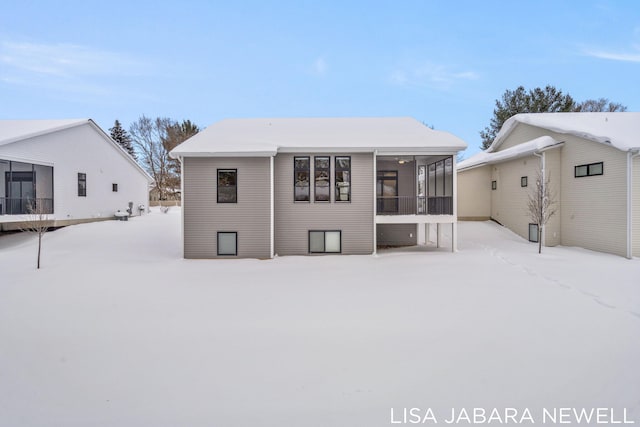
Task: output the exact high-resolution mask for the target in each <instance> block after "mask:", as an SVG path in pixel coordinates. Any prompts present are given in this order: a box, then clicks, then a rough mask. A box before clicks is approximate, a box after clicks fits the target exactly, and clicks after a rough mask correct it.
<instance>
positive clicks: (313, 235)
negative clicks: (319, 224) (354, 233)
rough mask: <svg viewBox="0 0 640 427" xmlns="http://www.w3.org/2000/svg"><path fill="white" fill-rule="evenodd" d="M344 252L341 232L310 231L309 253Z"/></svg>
mask: <svg viewBox="0 0 640 427" xmlns="http://www.w3.org/2000/svg"><path fill="white" fill-rule="evenodd" d="M340 252H342V232H341V231H339V230H338V231H309V253H312V254H323V253H335V254H339V253H340Z"/></svg>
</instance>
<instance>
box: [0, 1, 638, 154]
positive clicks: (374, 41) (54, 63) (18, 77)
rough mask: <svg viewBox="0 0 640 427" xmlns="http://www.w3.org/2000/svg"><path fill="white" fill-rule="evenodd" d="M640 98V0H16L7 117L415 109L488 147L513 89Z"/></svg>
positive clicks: (8, 36) (212, 117)
mask: <svg viewBox="0 0 640 427" xmlns="http://www.w3.org/2000/svg"><path fill="white" fill-rule="evenodd" d="M547 84H552V85H554V86H556V87H557V88H559V89H562V90H563V91H564V92H568V93H570V94H571V95H572V96H573V97H574V98H576V99H577V100H584V99H587V98H599V97H607V98H609V99H611V100H613V101H616V102H620V103H622V104H624V105H626V106H627V107H628V108H629V111H640V2H638V1H635V0H629V1H621V0H619V1H604V0H598V1H589V0H582V1H557V0H555V1H546V0H538V1H510V2H506V1H504V2H492V1H481V2H479V1H444V0H443V1H426V0H424V1H408V0H407V1H347V0H343V1H330V0H325V1H273V2H269V1H255V2H254V1H237V2H232V1H225V2H216V1H211V2H189V1H181V2H163V1H154V2H136V1H129V2H119V1H111V2H92V1H84V2H63V1H61V2H49V1H46V2H37V1H28V0H22V1H8V2H4V3H3V7H2V13H1V14H0V100H1V102H0V118H5V119H22V118H25V119H26V118H77V117H91V118H93V119H94V120H95V121H96V122H97V123H98V124H99V125H100V126H101V127H103V129H105V130H107V129H108V128H109V127H111V126H112V125H113V121H114V120H115V119H119V120H120V121H121V122H122V123H123V125H124V126H125V127H127V128H128V127H129V125H130V124H131V123H132V122H133V121H135V120H136V119H137V118H138V117H140V116H141V115H142V114H145V115H147V116H150V117H156V116H166V117H171V118H173V119H176V120H182V119H190V120H191V121H193V122H195V123H196V124H198V125H199V126H201V127H205V126H208V125H209V124H211V123H213V122H215V121H217V120H220V119H223V118H227V117H301V116H331V117H334V116H335V117H343V116H412V117H415V118H416V119H418V120H420V121H424V122H425V123H427V124H429V125H432V126H434V127H435V128H436V129H441V130H447V131H450V132H452V133H454V134H456V135H458V136H460V137H461V138H463V139H464V140H466V141H467V143H468V144H469V149H468V150H467V153H466V154H465V156H469V155H470V154H472V153H473V152H476V151H478V146H479V145H480V138H479V135H478V132H479V131H480V130H481V129H483V128H484V127H485V126H486V125H488V123H489V120H490V118H491V115H492V111H493V107H494V101H495V99H496V98H499V97H500V96H501V95H502V93H503V92H504V91H505V89H515V88H516V87H517V86H519V85H523V86H525V87H526V88H533V87H536V86H545V85H547Z"/></svg>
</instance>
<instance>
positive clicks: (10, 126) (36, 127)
mask: <svg viewBox="0 0 640 427" xmlns="http://www.w3.org/2000/svg"><path fill="white" fill-rule="evenodd" d="M86 124H88V125H90V126H91V127H93V128H94V129H95V130H96V131H97V132H98V133H100V134H101V135H102V136H103V137H104V138H105V139H106V140H107V141H109V143H110V144H111V145H112V146H113V147H114V148H115V149H117V150H118V151H119V152H120V154H122V155H123V156H124V157H125V158H126V159H127V161H128V162H129V163H131V164H132V165H133V166H134V167H135V168H136V169H137V170H138V172H140V173H142V174H143V175H144V176H145V178H146V179H147V181H149V182H151V181H153V179H152V178H151V176H149V174H148V173H147V172H146V171H145V170H144V169H143V168H142V167H141V166H140V165H139V164H138V163H137V162H136V161H135V160H134V159H133V158H132V157H131V156H130V155H129V154H128V153H127V152H126V151H125V150H124V149H123V148H122V147H121V146H120V144H118V143H117V142H115V141H114V140H113V139H111V137H110V136H109V135H108V134H107V133H106V132H105V131H104V130H102V128H101V127H100V126H98V124H97V123H96V122H94V121H93V120H91V119H61V120H0V146H2V145H7V144H11V143H14V142H17V141H21V140H23V139H28V138H34V137H36V136H41V135H45V134H48V133H52V132H58V131H61V130H64V129H69V128H73V127H76V126H81V125H86Z"/></svg>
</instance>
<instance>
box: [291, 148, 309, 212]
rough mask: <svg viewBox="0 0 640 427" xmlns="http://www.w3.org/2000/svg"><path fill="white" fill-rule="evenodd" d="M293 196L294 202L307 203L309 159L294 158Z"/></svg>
mask: <svg viewBox="0 0 640 427" xmlns="http://www.w3.org/2000/svg"><path fill="white" fill-rule="evenodd" d="M293 165H294V171H293V173H294V195H293V200H294V201H296V202H308V201H309V198H310V197H309V194H310V182H309V180H310V176H311V174H310V171H309V165H310V160H309V157H294V159H293Z"/></svg>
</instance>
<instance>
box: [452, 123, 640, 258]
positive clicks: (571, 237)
mask: <svg viewBox="0 0 640 427" xmlns="http://www.w3.org/2000/svg"><path fill="white" fill-rule="evenodd" d="M639 152H640V113H626V112H625V113H539V114H517V115H515V116H513V117H511V118H510V119H509V120H507V121H506V122H505V124H504V125H503V126H502V129H501V130H500V132H499V133H498V135H497V136H496V138H495V140H494V141H493V143H492V144H491V146H490V147H489V148H488V149H487V150H486V151H484V152H481V153H478V154H477V155H475V156H473V157H471V158H469V159H467V160H465V161H462V162H460V163H459V164H458V217H459V218H460V219H462V220H464V219H471V220H473V219H493V220H495V221H497V222H499V223H501V224H503V225H504V226H506V227H508V228H509V229H511V230H512V231H514V232H515V233H517V234H519V235H521V236H522V237H524V238H528V239H529V240H531V241H537V231H538V230H537V226H536V224H532V223H531V220H530V219H529V215H528V209H527V199H528V194H530V193H531V192H532V191H533V188H535V185H536V180H537V177H538V176H539V174H542V175H543V176H544V177H545V180H546V181H548V182H549V185H550V188H551V192H552V193H553V194H554V195H555V200H556V202H557V203H556V205H555V207H556V209H557V213H556V215H555V216H553V217H552V218H551V220H550V222H549V223H548V224H547V226H546V227H545V230H543V236H542V239H543V240H542V242H543V244H544V245H546V246H555V245H565V246H579V247H583V248H587V249H591V250H595V251H601V252H608V253H612V254H617V255H621V256H625V257H628V258H630V257H632V256H640V156H639Z"/></svg>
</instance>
